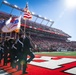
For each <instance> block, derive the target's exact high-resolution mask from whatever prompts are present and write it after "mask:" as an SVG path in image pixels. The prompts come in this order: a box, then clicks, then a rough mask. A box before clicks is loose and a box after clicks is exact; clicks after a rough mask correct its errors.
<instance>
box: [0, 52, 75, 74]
mask: <svg viewBox="0 0 76 75" xmlns="http://www.w3.org/2000/svg"><path fill="white" fill-rule="evenodd" d="M34 54H35V58H34V60H33V61H32V62H30V63H28V66H27V71H28V74H24V75H76V52H35V53H34ZM2 62H3V60H2ZM0 75H22V70H20V71H17V66H16V68H12V67H11V66H10V63H8V65H7V66H3V63H1V64H0Z"/></svg>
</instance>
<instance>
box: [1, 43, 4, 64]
mask: <svg viewBox="0 0 76 75" xmlns="http://www.w3.org/2000/svg"><path fill="white" fill-rule="evenodd" d="M3 53H4V48H3V46H2V42H0V63H1V60H2V58H3Z"/></svg>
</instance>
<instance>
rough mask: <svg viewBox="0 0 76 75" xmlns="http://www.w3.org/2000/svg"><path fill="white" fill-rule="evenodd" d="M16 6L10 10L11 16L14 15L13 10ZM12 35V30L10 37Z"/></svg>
mask: <svg viewBox="0 0 76 75" xmlns="http://www.w3.org/2000/svg"><path fill="white" fill-rule="evenodd" d="M13 10H14V8H12V9H11V11H10V17H11V16H12V12H13ZM11 36H12V32H10V37H11Z"/></svg>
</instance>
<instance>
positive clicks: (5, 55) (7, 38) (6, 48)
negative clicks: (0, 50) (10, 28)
mask: <svg viewBox="0 0 76 75" xmlns="http://www.w3.org/2000/svg"><path fill="white" fill-rule="evenodd" d="M8 51H9V37H6V39H5V41H4V64H3V65H4V66H5V65H7V62H8V60H7V59H8Z"/></svg>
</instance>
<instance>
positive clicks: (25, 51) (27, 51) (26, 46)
mask: <svg viewBox="0 0 76 75" xmlns="http://www.w3.org/2000/svg"><path fill="white" fill-rule="evenodd" d="M23 44H24V46H23V55H22V60H23V74H27V73H28V72H26V68H27V62H31V61H32V60H33V58H34V57H35V56H34V54H33V52H32V51H31V49H32V48H33V46H32V44H31V40H30V34H29V33H26V34H25V38H24V41H23ZM27 55H29V56H30V58H29V59H28V60H27Z"/></svg>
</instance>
